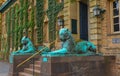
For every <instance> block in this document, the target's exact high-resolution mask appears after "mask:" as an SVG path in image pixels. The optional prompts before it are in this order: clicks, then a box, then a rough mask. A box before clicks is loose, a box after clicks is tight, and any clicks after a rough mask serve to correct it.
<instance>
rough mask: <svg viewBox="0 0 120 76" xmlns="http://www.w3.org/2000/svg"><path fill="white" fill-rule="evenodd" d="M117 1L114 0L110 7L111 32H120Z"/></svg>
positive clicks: (119, 15)
mask: <svg viewBox="0 0 120 76" xmlns="http://www.w3.org/2000/svg"><path fill="white" fill-rule="evenodd" d="M118 4H119V0H114V1H113V2H112V3H111V5H112V11H111V12H112V27H113V32H120V14H119V9H120V8H119V5H118Z"/></svg>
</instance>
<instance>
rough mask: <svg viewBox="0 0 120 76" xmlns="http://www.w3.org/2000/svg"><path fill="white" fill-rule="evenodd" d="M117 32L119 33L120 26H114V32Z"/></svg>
mask: <svg viewBox="0 0 120 76" xmlns="http://www.w3.org/2000/svg"><path fill="white" fill-rule="evenodd" d="M117 31H119V24H117V25H114V32H117Z"/></svg>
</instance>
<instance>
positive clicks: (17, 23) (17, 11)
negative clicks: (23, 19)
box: [14, 4, 19, 50]
mask: <svg viewBox="0 0 120 76" xmlns="http://www.w3.org/2000/svg"><path fill="white" fill-rule="evenodd" d="M15 18H16V19H15V30H14V32H15V50H17V49H18V44H19V40H18V39H19V37H18V36H19V34H18V33H19V6H18V4H16V5H15Z"/></svg>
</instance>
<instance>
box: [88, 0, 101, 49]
mask: <svg viewBox="0 0 120 76" xmlns="http://www.w3.org/2000/svg"><path fill="white" fill-rule="evenodd" d="M96 5H100V0H89V34H90V35H89V36H90V41H92V42H93V43H94V44H95V45H96V46H97V51H99V48H100V46H101V32H102V31H101V23H100V18H98V17H95V16H94V15H93V8H94V7H95V6H96Z"/></svg>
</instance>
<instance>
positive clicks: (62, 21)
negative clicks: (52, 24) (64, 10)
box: [58, 17, 64, 28]
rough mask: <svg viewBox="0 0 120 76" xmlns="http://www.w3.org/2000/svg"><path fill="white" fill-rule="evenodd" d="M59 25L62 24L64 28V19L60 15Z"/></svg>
mask: <svg viewBox="0 0 120 76" xmlns="http://www.w3.org/2000/svg"><path fill="white" fill-rule="evenodd" d="M58 25H59V26H62V28H64V19H62V18H60V17H58Z"/></svg>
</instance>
